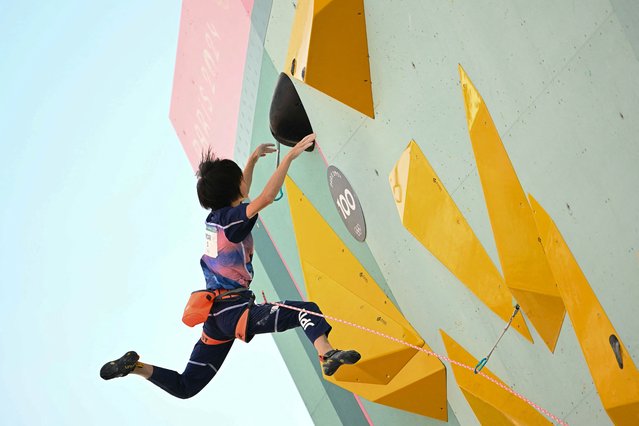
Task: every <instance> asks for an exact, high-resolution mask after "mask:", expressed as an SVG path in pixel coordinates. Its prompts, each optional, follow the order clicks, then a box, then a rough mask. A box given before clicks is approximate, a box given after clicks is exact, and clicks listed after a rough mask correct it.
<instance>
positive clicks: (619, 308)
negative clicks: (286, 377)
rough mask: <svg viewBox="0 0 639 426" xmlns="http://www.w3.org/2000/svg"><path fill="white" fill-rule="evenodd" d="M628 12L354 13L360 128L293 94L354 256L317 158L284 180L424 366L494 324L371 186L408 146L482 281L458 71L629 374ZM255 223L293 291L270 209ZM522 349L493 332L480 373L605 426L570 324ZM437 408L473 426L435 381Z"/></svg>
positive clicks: (275, 13)
mask: <svg viewBox="0 0 639 426" xmlns="http://www.w3.org/2000/svg"><path fill="white" fill-rule="evenodd" d="M635 3H636V2H631V1H630V0H612V1H610V2H608V1H603V0H602V1H592V0H588V1H585V2H550V1H543V2H541V3H539V2H524V1H522V0H518V1H516V2H509V1H488V2H480V3H477V2H473V1H470V0H456V1H454V2H443V3H441V2H440V3H433V2H423V1H417V0H410V1H409V0H407V1H401V2H398V1H394V2H382V1H379V2H378V1H366V3H365V7H366V19H367V29H368V42H369V50H370V63H371V73H372V82H373V98H374V103H375V107H376V111H375V112H376V119H375V120H371V119H369V118H366V117H364V116H362V115H361V114H359V113H357V112H356V111H353V110H351V109H350V108H348V107H345V106H343V105H341V104H339V103H338V102H336V101H334V100H332V99H330V98H328V97H327V96H325V95H323V94H321V93H319V92H317V91H316V90H314V89H312V88H309V87H307V86H304V85H301V84H296V87H297V88H298V91H299V93H300V96H301V98H302V100H303V102H304V106H305V108H306V110H307V112H308V115H309V117H310V120H311V123H312V125H313V128H314V129H315V131H316V133H317V134H318V140H319V143H320V146H321V148H322V149H323V151H324V153H325V154H326V156H327V158H328V161H329V163H331V164H334V165H335V166H337V167H339V168H340V169H341V170H342V171H343V172H344V173H345V175H346V176H347V178H348V179H349V181H350V183H351V184H352V186H353V187H354V189H355V191H356V192H357V194H358V196H359V198H360V201H361V204H362V207H363V210H364V216H365V218H366V224H367V230H368V236H367V240H366V242H367V245H363V244H360V243H357V242H355V241H354V240H353V239H352V237H351V236H350V234H348V232H347V231H346V229H345V228H344V226H343V225H342V223H341V220H340V219H339V216H338V214H337V211H336V209H335V206H334V205H333V203H332V199H331V198H330V195H329V193H328V188H327V184H326V176H325V164H324V163H323V161H322V159H321V157H320V156H319V155H318V154H317V153H311V154H308V153H304V154H303V155H302V156H301V157H300V158H299V159H298V160H296V162H295V163H294V165H293V167H292V169H291V176H292V177H293V178H294V179H295V181H296V183H297V184H298V185H299V186H300V188H301V189H302V190H303V191H304V192H305V193H306V195H307V196H308V198H309V199H310V200H311V202H312V203H313V204H314V206H315V207H316V208H317V209H318V210H319V211H320V213H321V214H322V216H323V217H324V218H325V219H326V220H327V221H328V223H329V224H330V225H331V227H332V228H333V229H334V230H335V231H336V232H337V233H338V234H339V235H340V237H341V238H343V240H344V241H345V242H346V243H347V244H348V245H349V248H351V249H352V250H353V252H354V253H355V254H356V256H358V258H359V259H360V260H361V261H362V263H363V264H364V265H365V266H366V267H367V268H369V272H370V273H371V274H374V275H375V274H376V272H375V266H374V265H375V264H376V265H378V266H379V274H380V275H381V276H382V277H383V278H384V280H379V282H386V283H387V285H388V288H390V289H391V290H392V293H393V296H394V298H395V300H396V301H397V303H398V306H399V308H400V309H401V310H402V312H403V313H404V314H405V316H406V317H407V319H408V320H409V321H410V322H411V324H412V325H413V326H414V327H415V328H416V329H417V330H418V331H419V332H420V334H421V335H422V336H423V337H424V338H425V339H426V340H427V341H428V342H429V344H430V345H431V347H432V348H433V349H434V350H435V351H436V352H438V353H442V354H445V350H444V347H443V344H442V342H441V339H440V337H439V333H438V331H437V330H438V329H439V328H441V329H443V330H445V331H446V332H447V333H448V334H450V335H452V336H455V339H456V340H458V341H459V342H460V343H461V344H462V345H463V346H464V347H465V348H467V349H468V350H469V351H470V352H471V353H472V354H473V355H475V356H476V357H477V358H481V357H483V356H485V355H486V354H487V353H488V351H489V350H490V348H491V347H492V345H493V344H494V342H495V341H496V339H497V337H498V336H499V334H500V333H501V331H502V329H503V325H504V324H503V322H502V321H501V320H499V319H498V318H496V317H495V316H494V315H493V314H492V313H491V312H490V311H489V310H488V309H487V308H485V307H484V306H483V304H482V303H481V302H480V301H479V300H477V298H476V297H474V296H473V295H472V294H471V293H470V292H469V291H468V290H467V289H466V288H465V287H464V286H463V285H462V284H461V283H459V282H458V281H457V279H456V278H455V277H454V276H453V275H452V274H451V273H450V272H449V271H448V270H447V269H446V268H445V267H444V266H443V265H441V264H440V263H439V262H438V261H437V259H435V258H434V257H433V256H432V255H431V254H430V253H428V252H427V251H426V250H425V249H424V248H423V247H422V246H421V245H420V244H419V243H418V242H417V241H415V239H414V238H413V237H412V236H411V235H410V234H409V233H408V231H406V230H405V229H404V228H403V226H402V225H401V223H400V220H399V217H398V214H397V209H396V207H395V203H394V201H393V198H392V195H391V191H390V187H389V184H388V173H389V172H390V171H391V170H392V167H393V165H394V164H395V162H396V161H397V159H398V158H399V156H400V154H401V152H402V151H403V150H404V149H405V147H406V145H407V144H408V142H409V141H410V140H411V139H415V141H416V142H417V143H418V144H419V146H420V147H421V149H422V150H423V152H424V154H425V155H426V157H427V158H428V160H429V162H430V163H431V164H432V166H433V168H434V169H435V170H436V172H437V174H438V175H439V177H440V179H441V181H442V183H443V184H444V185H445V186H446V188H447V190H448V191H449V193H450V194H451V196H452V197H453V199H454V200H455V202H456V203H457V204H458V206H459V207H460V210H461V211H462V213H463V214H464V215H465V217H466V219H467V220H468V222H469V224H470V225H471V227H472V228H473V230H474V232H475V233H476V235H477V236H478V238H479V239H480V241H481V242H482V244H483V245H484V246H485V248H486V249H487V251H488V253H489V255H490V256H491V258H492V259H493V261H494V262H495V263H496V265H497V266H498V267H499V263H498V258H497V255H496V250H495V245H494V241H493V236H492V231H491V228H490V223H489V221H488V216H487V214H486V206H485V202H484V199H483V193H482V188H481V185H480V183H479V179H478V176H477V172H476V167H475V160H474V156H473V153H472V148H471V145H470V141H469V137H468V131H467V126H466V117H465V112H464V104H463V97H462V93H461V89H460V87H459V76H458V73H457V64H458V63H461V64H462V65H463V66H464V68H465V69H466V71H467V72H468V74H469V76H470V78H471V79H472V80H473V82H474V83H475V85H476V86H477V89H478V90H479V91H480V93H481V94H482V96H483V98H484V100H485V101H486V103H487V105H488V108H489V110H490V112H491V115H492V117H493V120H494V121H495V124H496V126H497V129H498V130H499V132H500V134H501V137H502V140H503V142H504V146H505V148H506V150H507V152H508V154H509V156H510V159H511V161H512V163H513V165H514V167H515V170H516V172H517V174H518V177H519V179H520V181H521V183H522V186H523V188H524V190H526V191H527V192H530V193H532V194H533V195H534V196H535V197H536V198H537V199H538V200H539V201H540V202H541V203H542V204H543V205H544V207H545V208H546V209H547V210H548V212H549V214H550V215H551V216H552V217H553V219H554V220H555V222H556V223H557V225H558V227H559V229H560V231H561V233H562V235H563V236H564V237H565V239H566V241H567V243H568V244H569V246H570V249H571V250H572V252H573V253H574V255H575V257H576V259H577V261H578V262H579V265H580V266H581V268H582V269H583V271H584V273H585V275H586V277H587V278H588V280H589V282H590V284H591V285H592V288H593V290H594V291H595V293H596V294H597V296H598V298H599V300H600V302H601V304H602V305H603V306H604V308H605V309H606V311H607V313H608V315H609V317H610V319H611V321H612V322H613V324H614V326H615V328H616V329H617V331H618V332H619V334H620V336H621V337H622V339H623V340H624V342H627V343H628V351H629V353H630V356H632V357H633V359H634V360H635V362H639V359H638V355H639V351H638V350H637V345H636V344H635V345H634V346H633V342H637V341H639V328H637V327H636V320H635V319H634V317H633V316H632V314H633V312H635V311H636V307H635V305H636V301H637V300H639V287H637V286H636V282H637V281H639V254H638V250H639V248H638V247H637V241H639V228H638V227H637V225H636V224H637V222H638V221H639V217H638V216H637V212H638V211H639V199H638V198H637V197H636V196H635V195H634V194H635V193H636V192H637V191H636V185H637V182H639V167H637V164H639V144H638V143H637V134H639V119H638V118H639V102H637V99H639V84H638V83H637V80H636V76H637V75H639V64H638V63H637V46H638V44H639V39H638V38H637V31H638V30H637V26H636V25H635V26H633V25H632V24H633V23H634V22H636V20H633V16H637V6H635ZM293 15H294V4H292V3H291V2H274V4H273V10H272V12H271V17H270V23H269V30H268V33H267V37H266V48H267V50H268V51H269V53H270V54H271V56H272V57H273V58H275V59H274V61H275V66H273V65H271V68H270V73H271V76H270V77H269V78H270V80H268V81H267V82H264V83H261V84H264V87H265V88H266V87H268V90H270V93H268V94H266V93H264V94H260V95H258V101H257V108H256V116H255V122H254V131H253V133H254V135H253V144H255V143H256V141H257V140H262V138H264V141H265V140H272V139H271V137H270V132H269V131H268V107H269V106H270V97H271V95H272V89H273V87H274V85H275V79H276V77H277V74H278V73H279V71H280V67H281V66H282V64H283V61H284V57H285V55H286V51H287V48H288V35H289V34H290V30H291V25H292V19H293ZM264 56H265V57H267V55H264ZM263 64H264V61H263ZM263 74H264V73H263ZM262 78H263V79H264V78H265V77H264V75H262ZM269 85H270V86H269ZM261 89H262V86H260V90H261ZM260 114H261V116H260ZM258 136H259V137H258ZM286 149H287V148H285V149H284V150H286ZM262 161H264V162H263V163H262ZM262 161H261V162H260V163H259V164H258V169H257V170H256V177H258V178H257V179H256V181H255V182H256V183H255V184H254V185H258V186H260V189H261V185H263V183H264V182H265V179H266V178H267V177H268V176H269V175H270V173H271V172H272V171H273V170H274V167H275V164H274V163H275V162H274V159H273V158H269V159H266V160H262ZM258 182H259V184H258ZM255 189H256V187H254V190H255ZM252 194H255V192H253V193H252ZM263 218H264V220H265V222H266V223H267V226H269V230H270V231H271V234H272V235H273V238H274V239H275V240H276V242H277V245H278V247H279V248H280V250H281V251H282V253H283V254H284V257H285V259H287V261H289V260H290V261H289V266H290V267H291V269H292V271H293V275H294V276H295V278H296V280H298V282H300V283H301V277H302V274H301V270H300V267H299V259H298V255H297V249H296V247H295V241H294V239H293V238H292V235H293V234H292V232H293V230H292V226H291V224H290V217H289V213H288V205H287V203H286V200H285V199H284V200H282V201H279V202H277V203H275V204H274V205H273V206H271V207H269V208H268V209H267V212H266V213H265V214H264V215H263ZM367 247H369V248H370V252H369V253H367V250H368V248H367ZM371 254H372V255H373V256H374V259H373V256H371ZM375 261H376V262H375ZM371 265H373V266H371ZM375 279H378V277H377V276H375ZM531 332H532V334H533V338H534V339H535V341H536V342H537V343H536V344H535V345H530V344H529V343H528V342H526V340H525V339H524V338H523V337H521V336H519V335H518V334H517V333H514V332H508V333H507V334H506V335H505V336H504V338H503V339H502V340H501V342H500V344H499V347H498V349H497V350H496V351H495V353H494V354H493V355H492V357H491V359H490V362H489V366H488V367H489V368H490V369H491V371H493V372H495V374H497V375H498V376H499V377H501V378H502V379H503V380H504V381H505V382H506V383H508V384H510V385H513V386H514V388H515V390H517V391H518V392H521V393H523V394H524V395H525V396H527V397H529V398H530V399H531V400H533V401H534V402H536V403H538V404H540V405H541V406H543V407H544V408H547V409H549V410H550V411H551V412H553V413H554V414H556V415H559V416H560V417H565V418H566V420H567V421H568V422H569V423H570V424H609V423H610V422H609V419H608V417H607V415H606V413H605V412H604V411H603V409H602V407H601V403H600V401H599V398H598V396H597V393H596V390H595V389H594V387H593V385H592V381H591V378H590V376H589V373H588V369H587V366H586V364H585V362H584V360H583V357H582V356H581V352H580V349H579V345H578V342H577V340H576V338H575V336H574V333H573V330H572V326H571V324H570V321H569V320H568V319H567V320H566V321H565V322H564V326H563V329H562V333H561V335H560V337H559V341H558V345H557V350H556V352H555V354H551V353H550V352H549V351H548V350H547V349H546V348H545V347H544V345H543V344H542V343H541V342H540V338H539V336H538V335H537V334H536V333H535V331H534V330H532V329H531ZM309 362H311V361H309ZM291 368H295V367H293V366H291ZM298 383H300V382H298ZM302 386H304V385H302ZM448 392H449V394H448V398H449V404H450V405H451V407H452V409H453V410H454V416H455V417H456V418H457V420H458V421H459V424H462V425H472V424H476V422H477V421H476V419H475V417H474V415H473V413H472V411H471V410H470V408H469V406H468V404H467V402H466V401H465V398H464V397H463V395H462V394H461V392H460V391H459V389H458V388H457V386H456V384H455V380H454V377H453V376H452V374H449V375H448ZM365 405H366V407H369V408H370V412H371V417H372V418H373V422H374V423H375V424H378V425H385V424H396V423H395V421H396V418H395V417H393V416H394V415H395V414H394V410H392V409H388V408H386V407H382V406H379V405H376V404H372V403H365ZM452 415H453V413H452V411H451V418H453V416H452ZM419 419H420V420H424V422H426V421H428V419H425V418H419ZM405 421H406V420H405V419H402V420H401V422H398V423H397V424H405ZM415 421H416V422H418V421H417V420H415ZM417 424H420V423H419V422H418V423H417ZM421 424H426V423H421Z"/></svg>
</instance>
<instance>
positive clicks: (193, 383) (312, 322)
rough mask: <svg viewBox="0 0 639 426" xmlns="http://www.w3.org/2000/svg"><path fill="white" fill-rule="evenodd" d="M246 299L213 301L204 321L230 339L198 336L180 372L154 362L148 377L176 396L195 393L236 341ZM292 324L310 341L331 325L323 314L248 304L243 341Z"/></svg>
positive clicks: (211, 332)
mask: <svg viewBox="0 0 639 426" xmlns="http://www.w3.org/2000/svg"><path fill="white" fill-rule="evenodd" d="M247 303H248V302H247V301H246V300H240V301H231V302H218V301H216V302H215V305H214V306H213V311H212V315H210V316H209V319H208V320H207V321H206V322H205V323H204V332H205V333H206V334H207V336H209V337H212V338H213V339H217V340H227V339H231V341H229V342H227V343H223V344H220V345H206V344H204V343H203V342H202V341H201V340H198V342H197V343H196V344H195V347H194V348H193V352H192V353H191V358H190V359H189V362H188V363H187V364H186V368H185V369H184V372H183V373H182V374H179V373H178V372H176V371H173V370H168V369H166V368H162V367H156V366H154V367H153V374H152V375H151V377H150V378H149V380H150V381H151V382H152V383H154V384H156V385H157V386H159V387H161V388H162V389H164V390H165V391H167V392H168V393H170V394H171V395H173V396H176V397H178V398H183V399H185V398H190V397H192V396H194V395H196V394H197V393H198V392H199V391H201V390H202V389H203V388H204V387H205V386H206V385H207V384H208V383H209V382H210V381H211V379H212V378H213V377H214V376H215V374H216V373H217V372H218V370H219V369H220V367H221V366H222V363H224V360H225V359H226V355H228V353H229V351H230V350H231V346H233V342H234V341H235V340H234V337H235V325H236V324H237V321H238V319H239V317H240V315H241V313H242V311H243V310H244V309H243V308H244V307H245V306H246V304H247ZM283 303H284V304H286V305H291V306H295V307H297V308H301V309H306V310H307V311H311V312H317V313H321V311H320V310H319V307H318V306H317V305H316V304H315V303H313V302H295V301H285V302H283ZM295 327H302V329H303V330H304V333H305V334H306V337H308V339H309V340H310V341H311V343H313V342H314V341H315V340H316V339H317V338H318V337H320V336H321V335H326V336H328V333H329V332H330V331H331V326H330V325H329V324H328V322H326V320H325V319H324V318H322V317H318V316H315V315H311V314H307V313H303V312H299V311H294V310H292V309H287V308H281V307H278V306H275V305H272V304H270V303H268V304H262V305H254V306H253V307H251V309H250V311H249V319H248V326H247V333H246V334H247V338H246V341H247V342H248V341H250V340H251V339H252V338H253V337H254V336H255V335H256V334H265V333H276V332H280V331H286V330H289V329H291V328H295Z"/></svg>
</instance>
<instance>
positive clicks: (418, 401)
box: [286, 177, 447, 419]
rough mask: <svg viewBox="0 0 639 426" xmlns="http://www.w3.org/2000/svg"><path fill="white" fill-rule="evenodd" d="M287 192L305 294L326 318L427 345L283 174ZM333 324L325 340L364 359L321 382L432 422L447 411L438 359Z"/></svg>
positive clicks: (443, 371) (443, 378)
mask: <svg viewBox="0 0 639 426" xmlns="http://www.w3.org/2000/svg"><path fill="white" fill-rule="evenodd" d="M286 191H287V194H288V200H289V206H290V209H291V217H292V219H293V227H294V229H295V237H296V240H297V247H298V251H299V255H300V261H301V264H302V270H303V272H304V280H305V283H306V286H307V293H308V295H309V299H310V300H312V301H314V302H316V303H317V304H318V305H319V306H320V308H321V309H322V311H323V312H324V313H325V314H327V315H331V316H335V317H338V318H342V319H344V320H347V321H350V322H353V323H356V324H361V325H364V326H366V327H368V328H370V329H372V330H375V331H378V332H381V333H384V334H388V335H390V336H392V337H394V338H397V339H401V340H404V341H407V342H410V343H411V344H414V345H415V346H418V347H424V348H427V349H429V350H430V348H428V346H427V345H426V344H425V343H424V340H423V339H422V338H421V337H420V336H419V334H418V333H417V332H416V331H415V329H414V328H413V327H412V326H411V325H410V323H409V322H408V321H407V320H406V318H404V316H403V315H402V314H401V312H399V311H398V310H397V308H396V307H395V306H394V305H393V303H392V302H391V301H390V300H389V299H388V297H386V295H385V294H384V292H383V291H382V290H381V289H380V288H379V286H378V285H377V283H376V282H375V281H374V280H373V278H372V277H371V276H370V275H369V274H368V272H367V271H366V270H365V269H364V267H363V266H362V265H361V263H359V261H358V260H357V258H355V256H354V255H353V254H352V253H351V252H350V250H349V249H348V247H347V246H346V245H345V244H344V243H343V242H342V241H341V240H340V238H339V237H338V236H337V235H336V234H335V232H334V231H333V230H332V229H331V228H330V226H329V225H328V224H327V223H326V221H325V220H324V219H323V218H322V217H321V215H320V214H319V213H318V212H317V210H316V209H315V208H314V207H313V206H312V204H311V203H310V202H309V201H308V199H307V198H306V197H305V196H304V194H303V193H302V192H301V191H300V189H299V188H298V187H297V185H295V183H294V182H293V181H292V180H291V179H290V178H288V177H287V178H286ZM329 322H330V321H329ZM331 325H332V326H333V331H332V332H331V335H330V339H331V343H333V345H334V346H335V347H341V348H353V349H357V350H359V351H360V352H361V354H362V360H361V361H360V362H359V363H357V364H356V365H353V366H345V367H344V368H341V369H340V370H339V371H338V372H337V373H336V374H335V376H332V377H327V380H329V381H331V382H333V383H334V384H336V385H338V386H341V387H343V388H345V389H348V390H349V391H351V392H355V393H357V394H358V395H361V396H362V397H364V398H366V399H369V400H371V401H377V400H381V401H380V403H383V404H385V405H389V406H393V407H397V408H400V409H406V410H409V411H412V412H417V413H419V414H422V415H425V416H429V417H434V418H438V419H441V418H443V417H442V416H444V417H445V416H447V413H446V370H445V368H444V366H443V364H442V363H441V362H440V361H439V360H438V359H437V358H434V357H429V356H425V355H424V354H423V353H422V352H417V351H416V350H415V349H411V348H408V347H406V346H404V345H401V344H398V343H395V342H392V341H390V340H387V339H384V338H381V337H379V336H376V335H373V334H370V333H366V332H363V331H361V330H358V329H356V328H354V327H349V326H347V325H343V324H341V323H331ZM363 370H365V371H363ZM380 380H385V381H386V382H387V384H378V383H379V381H380ZM365 381H368V383H364V382H365ZM420 381H422V382H425V383H427V384H428V385H429V387H428V388H423V390H422V392H419V393H415V392H414V390H413V388H412V385H413V384H415V383H417V382H420ZM405 387H408V388H410V389H408V390H406V391H403V390H402V389H403V388H405ZM392 395H395V396H392ZM442 401H443V402H442ZM413 410H415V411H413Z"/></svg>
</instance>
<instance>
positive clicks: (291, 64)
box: [284, 0, 375, 118]
mask: <svg viewBox="0 0 639 426" xmlns="http://www.w3.org/2000/svg"><path fill="white" fill-rule="evenodd" d="M284 72H286V73H287V74H289V75H290V76H292V77H295V78H297V79H298V80H301V81H303V82H305V83H306V84H308V85H309V86H311V87H314V88H315V89H317V90H319V91H320V92H323V93H325V94H327V95H328V96H331V97H333V98H335V99H337V100H338V101H340V102H342V103H344V104H346V105H348V106H350V107H351V108H353V109H356V110H357V111H359V112H361V113H362V114H365V115H367V116H369V117H371V118H375V112H374V109H373V92H372V86H371V74H370V66H369V61H368V41H367V37H366V18H365V16H364V1H363V0H300V1H299V2H298V4H297V10H296V11H295V19H294V21H293V30H292V31H291V40H290V43H289V48H288V54H287V57H286V63H285V65H284Z"/></svg>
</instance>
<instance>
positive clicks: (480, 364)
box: [475, 305, 519, 374]
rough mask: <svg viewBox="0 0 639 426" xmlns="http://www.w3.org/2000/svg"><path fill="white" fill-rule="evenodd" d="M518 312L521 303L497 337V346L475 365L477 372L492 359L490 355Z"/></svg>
mask: <svg viewBox="0 0 639 426" xmlns="http://www.w3.org/2000/svg"><path fill="white" fill-rule="evenodd" d="M517 312H519V305H515V311H514V312H513V314H512V316H511V317H510V320H508V323H507V324H506V326H505V327H504V331H502V332H501V335H500V336H499V339H497V342H495V346H493V348H492V349H491V350H490V352H488V355H486V357H485V358H483V359H482V360H481V361H479V363H478V364H477V365H476V366H475V374H477V373H479V372H480V371H481V369H482V368H484V365H486V363H487V362H488V360H489V359H490V356H491V355H492V354H493V351H494V350H495V349H496V348H497V345H498V344H499V341H500V340H501V338H502V337H504V334H506V330H508V328H509V327H510V324H511V323H512V322H513V319H514V318H515V315H517Z"/></svg>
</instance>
